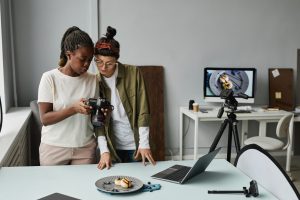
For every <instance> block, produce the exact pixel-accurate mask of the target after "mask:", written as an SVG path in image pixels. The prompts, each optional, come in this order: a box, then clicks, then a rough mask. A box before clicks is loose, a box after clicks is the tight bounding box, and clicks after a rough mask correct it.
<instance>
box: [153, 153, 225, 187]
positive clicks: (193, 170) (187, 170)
mask: <svg viewBox="0 0 300 200" xmlns="http://www.w3.org/2000/svg"><path fill="white" fill-rule="evenodd" d="M220 149H221V148H218V149H216V150H214V151H212V152H209V153H208V154H206V155H204V156H202V157H200V158H199V159H198V160H197V162H196V163H195V164H194V165H193V166H192V167H188V166H184V165H173V166H172V167H169V168H168V169H165V170H163V171H161V172H159V173H157V174H154V175H152V176H151V177H152V178H155V179H159V180H164V181H169V182H173V183H178V184H183V183H185V182H186V181H187V180H189V179H191V178H193V177H195V176H196V175H198V174H201V173H202V172H204V171H205V169H206V168H207V167H208V165H209V164H210V163H211V161H212V160H213V159H214V158H215V156H216V155H217V154H218V152H219V151H220Z"/></svg>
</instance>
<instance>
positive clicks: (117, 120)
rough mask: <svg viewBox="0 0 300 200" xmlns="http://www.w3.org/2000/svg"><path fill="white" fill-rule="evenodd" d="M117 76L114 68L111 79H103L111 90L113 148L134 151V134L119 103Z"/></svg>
mask: <svg viewBox="0 0 300 200" xmlns="http://www.w3.org/2000/svg"><path fill="white" fill-rule="evenodd" d="M117 75H118V67H116V70H115V72H114V74H113V75H112V76H111V77H109V78H106V77H104V79H105V82H106V83H107V85H108V87H109V88H110V90H111V104H112V105H114V110H113V111H112V113H111V117H112V120H113V129H114V133H115V143H116V147H115V148H116V149H118V150H134V149H136V146H135V142H134V136H133V135H134V134H133V131H132V129H131V126H130V123H129V120H128V117H127V114H126V112H125V109H124V106H123V104H122V102H121V99H120V95H119V92H118V90H117V88H116V79H117Z"/></svg>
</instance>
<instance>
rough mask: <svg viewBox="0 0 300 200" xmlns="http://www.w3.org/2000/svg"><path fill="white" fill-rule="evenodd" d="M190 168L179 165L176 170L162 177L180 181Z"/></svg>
mask: <svg viewBox="0 0 300 200" xmlns="http://www.w3.org/2000/svg"><path fill="white" fill-rule="evenodd" d="M190 169H191V167H187V166H180V169H178V170H177V171H175V172H173V173H171V174H168V175H166V176H165V177H164V178H165V179H168V180H171V181H176V182H180V181H181V180H182V179H183V178H184V177H185V175H186V174H187V173H188V172H189V170H190Z"/></svg>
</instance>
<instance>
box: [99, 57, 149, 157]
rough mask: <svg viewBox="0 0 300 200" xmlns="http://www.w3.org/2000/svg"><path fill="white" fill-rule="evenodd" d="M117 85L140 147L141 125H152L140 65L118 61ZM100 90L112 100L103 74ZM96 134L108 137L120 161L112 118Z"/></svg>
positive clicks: (114, 154) (112, 149)
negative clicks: (116, 149)
mask: <svg viewBox="0 0 300 200" xmlns="http://www.w3.org/2000/svg"><path fill="white" fill-rule="evenodd" d="M116 87H117V90H118V92H119V95H120V99H121V101H122V104H123V106H124V109H125V112H126V114H127V116H128V119H129V122H130V125H131V129H132V130H133V133H134V140H135V144H136V148H138V145H139V131H138V129H139V127H149V125H150V112H149V105H148V99H147V93H146V88H145V83H144V79H143V77H142V74H141V72H140V70H139V69H138V67H136V66H132V65H125V64H121V63H118V75H117V80H116ZM99 90H100V93H102V95H104V97H105V98H107V100H109V101H110V100H111V91H110V89H109V87H108V86H107V85H106V83H105V81H104V78H103V77H102V75H99ZM96 135H97V136H105V137H106V140H107V143H108V148H109V150H110V153H111V156H112V159H113V160H114V161H120V159H119V157H118V156H117V154H116V151H115V148H114V147H115V143H114V133H113V128H112V120H110V121H109V122H108V123H107V125H106V126H105V127H103V128H101V129H99V130H97V131H96Z"/></svg>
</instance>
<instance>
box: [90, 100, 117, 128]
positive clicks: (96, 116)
mask: <svg viewBox="0 0 300 200" xmlns="http://www.w3.org/2000/svg"><path fill="white" fill-rule="evenodd" d="M86 104H87V105H88V106H91V107H92V111H91V122H92V124H93V125H94V126H96V127H101V126H104V123H105V115H104V113H103V112H102V110H105V109H107V110H113V109H114V106H113V105H111V104H110V102H109V101H108V100H106V99H105V98H89V99H88V101H87V103H86Z"/></svg>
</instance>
